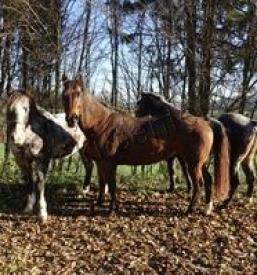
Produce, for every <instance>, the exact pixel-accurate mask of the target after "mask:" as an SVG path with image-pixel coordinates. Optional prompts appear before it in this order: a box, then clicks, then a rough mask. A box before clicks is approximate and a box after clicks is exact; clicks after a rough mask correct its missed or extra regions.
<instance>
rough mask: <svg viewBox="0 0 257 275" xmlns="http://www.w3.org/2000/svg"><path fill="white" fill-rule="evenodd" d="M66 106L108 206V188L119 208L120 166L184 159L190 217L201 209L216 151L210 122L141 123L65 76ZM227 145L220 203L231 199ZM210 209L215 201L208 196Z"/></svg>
mask: <svg viewBox="0 0 257 275" xmlns="http://www.w3.org/2000/svg"><path fill="white" fill-rule="evenodd" d="M63 84H64V89H63V105H64V109H65V113H66V120H67V123H68V125H69V126H71V127H72V126H74V125H75V123H76V122H78V125H79V126H80V128H81V130H82V131H83V132H84V134H85V135H86V137H87V140H88V143H89V146H88V147H87V150H89V155H90V156H91V157H92V158H93V159H94V160H95V161H96V164H97V168H98V176H99V185H100V192H99V197H98V204H99V205H101V204H102V202H103V194H104V187H105V184H108V186H109V191H110V195H111V202H110V210H113V209H114V208H116V206H117V205H116V203H117V201H116V168H117V165H124V164H125V165H140V164H151V163H155V162H159V161H161V160H168V159H169V158H171V157H172V156H174V155H179V156H180V157H181V158H182V159H183V160H184V161H185V163H186V164H187V169H188V172H189V174H190V176H191V179H192V182H193V186H194V188H193V194H192V198H191V201H190V204H189V207H188V210H187V211H188V212H191V211H193V210H194V209H195V207H196V204H197V202H198V197H199V191H200V190H199V187H200V185H201V184H202V183H203V182H204V180H203V175H202V171H203V170H205V169H204V167H205V163H206V162H207V160H208V157H209V154H210V151H211V149H212V147H213V142H214V138H213V130H212V128H211V125H210V122H208V121H206V120H204V119H202V118H199V117H194V116H189V115H187V116H184V115H182V114H181V113H180V112H178V111H171V112H170V113H169V114H168V115H164V116H163V117H159V118H150V117H144V118H137V117H132V116H130V115H126V114H121V113H117V112H116V111H114V110H111V109H110V108H108V107H106V106H104V105H103V104H101V103H100V102H99V101H98V100H97V99H96V98H95V97H94V96H92V95H90V94H89V93H87V92H86V91H85V89H84V84H83V80H82V77H81V76H79V77H77V78H76V79H74V80H69V79H68V78H67V77H66V76H63ZM226 145H227V144H226V142H225V141H224V142H223V143H222V146H219V147H220V150H219V152H217V156H218V157H217V159H218V161H217V162H216V164H217V165H216V169H215V179H216V187H217V188H216V191H217V192H216V193H217V196H218V199H221V200H223V199H225V198H226V197H227V193H228V186H229V169H228V168H229V167H228V163H229V159H228V152H227V151H228V148H227V146H226ZM207 203H208V207H211V206H212V196H211V195H210V194H209V197H208V196H207Z"/></svg>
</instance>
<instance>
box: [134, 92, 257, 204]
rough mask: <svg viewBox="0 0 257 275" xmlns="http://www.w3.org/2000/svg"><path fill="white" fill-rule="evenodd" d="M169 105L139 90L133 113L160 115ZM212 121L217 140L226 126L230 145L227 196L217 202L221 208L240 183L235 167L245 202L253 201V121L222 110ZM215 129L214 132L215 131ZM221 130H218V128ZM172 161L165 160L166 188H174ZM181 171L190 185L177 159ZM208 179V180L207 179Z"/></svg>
mask: <svg viewBox="0 0 257 275" xmlns="http://www.w3.org/2000/svg"><path fill="white" fill-rule="evenodd" d="M169 108H172V107H171V105H170V103H168V102H167V101H166V100H165V99H163V98H162V97H160V96H158V95H155V94H151V93H143V94H142V98H141V99H140V100H139V101H138V104H137V110H136V115H137V116H146V115H151V116H163V114H165V113H167V112H168V109H169ZM209 119H210V121H211V122H212V123H213V126H214V127H213V130H214V137H215V136H216V140H217V139H219V138H220V137H219V135H217V131H219V129H222V127H223V128H224V129H226V133H227V136H228V141H229V144H230V150H229V154H230V191H229V196H228V198H227V199H226V200H225V201H224V204H223V205H221V208H224V207H227V206H228V205H229V204H230V202H231V200H232V198H233V196H234V194H235V191H236V189H237V187H238V186H239V184H240V181H239V167H240V166H242V169H243V172H244V174H245V176H246V182H247V185H248V186H247V187H248V188H247V193H246V195H247V197H248V198H249V202H252V201H253V195H254V185H255V184H256V180H257V175H256V169H255V165H254V157H255V155H256V153H257V121H256V120H251V119H250V118H248V117H246V116H243V115H241V114H237V113H225V114H222V115H221V116H220V117H219V118H218V120H216V119H214V118H209ZM215 132H216V134H215ZM219 132H221V131H219ZM174 160H175V157H174V158H173V159H170V160H169V162H168V171H169V174H170V187H169V191H173V190H174V182H175V180H174V175H175V170H174V167H173V166H174V165H173V164H174ZM179 162H180V164H181V166H182V169H183V172H184V174H185V178H186V182H187V186H188V189H189V190H190V188H191V185H192V184H191V179H190V176H189V175H188V172H187V169H186V164H185V163H183V160H181V159H179ZM207 180H208V179H207Z"/></svg>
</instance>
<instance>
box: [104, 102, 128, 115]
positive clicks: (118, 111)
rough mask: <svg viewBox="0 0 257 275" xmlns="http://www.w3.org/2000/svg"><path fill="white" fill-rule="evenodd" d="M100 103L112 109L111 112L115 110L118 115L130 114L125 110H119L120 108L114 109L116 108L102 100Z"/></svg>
mask: <svg viewBox="0 0 257 275" xmlns="http://www.w3.org/2000/svg"><path fill="white" fill-rule="evenodd" d="M99 102H100V103H101V104H102V105H103V106H104V107H106V108H109V109H111V110H114V111H115V112H117V113H120V114H128V112H127V111H125V110H123V109H121V108H118V107H114V106H112V105H110V104H108V103H106V102H104V101H103V100H100V101H99Z"/></svg>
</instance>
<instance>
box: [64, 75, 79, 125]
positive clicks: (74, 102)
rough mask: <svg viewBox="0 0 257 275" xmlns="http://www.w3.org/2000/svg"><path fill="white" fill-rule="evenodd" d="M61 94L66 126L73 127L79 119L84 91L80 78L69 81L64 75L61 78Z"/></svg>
mask: <svg viewBox="0 0 257 275" xmlns="http://www.w3.org/2000/svg"><path fill="white" fill-rule="evenodd" d="M62 81H63V86H64V89H63V93H62V101H63V106H64V110H65V115H66V121H67V123H68V126H70V127H73V126H74V125H75V122H76V121H77V120H78V119H79V118H80V112H81V108H80V106H81V97H82V94H83V90H84V84H83V79H82V76H81V75H79V76H77V77H76V78H75V79H74V80H69V79H68V78H67V77H66V76H65V75H63V76H62Z"/></svg>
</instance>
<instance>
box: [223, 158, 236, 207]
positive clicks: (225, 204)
mask: <svg viewBox="0 0 257 275" xmlns="http://www.w3.org/2000/svg"><path fill="white" fill-rule="evenodd" d="M239 184H240V181H239V163H238V162H235V161H233V162H232V163H231V164H230V189H229V194H228V198H227V199H226V200H225V201H224V202H223V205H222V208H226V207H228V206H229V204H230V202H231V200H232V198H233V196H234V194H235V192H236V189H237V187H238V185H239Z"/></svg>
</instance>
